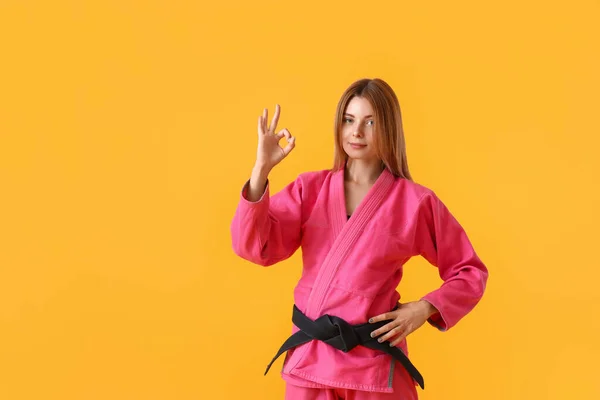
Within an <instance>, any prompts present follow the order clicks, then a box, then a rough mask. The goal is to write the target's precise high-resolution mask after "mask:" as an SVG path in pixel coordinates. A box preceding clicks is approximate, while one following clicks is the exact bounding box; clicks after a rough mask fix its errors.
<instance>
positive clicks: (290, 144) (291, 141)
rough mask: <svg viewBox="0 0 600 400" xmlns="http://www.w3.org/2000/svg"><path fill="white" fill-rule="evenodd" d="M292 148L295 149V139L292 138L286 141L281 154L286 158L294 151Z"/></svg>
mask: <svg viewBox="0 0 600 400" xmlns="http://www.w3.org/2000/svg"><path fill="white" fill-rule="evenodd" d="M294 147H296V138H295V137H293V136H292V137H290V138H289V139H288V144H287V146H285V147H284V148H283V154H284V155H285V156H287V155H288V154H290V152H291V151H292V150H294Z"/></svg>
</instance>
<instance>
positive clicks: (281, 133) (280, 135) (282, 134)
mask: <svg viewBox="0 0 600 400" xmlns="http://www.w3.org/2000/svg"><path fill="white" fill-rule="evenodd" d="M275 136H276V137H277V139H283V138H284V137H285V138H287V140H288V142H289V141H290V139H291V138H292V134H291V133H290V131H288V130H287V128H285V129H282V130H280V131H279V132H277V134H276V135H275Z"/></svg>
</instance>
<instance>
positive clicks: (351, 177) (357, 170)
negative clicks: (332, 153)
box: [345, 160, 383, 185]
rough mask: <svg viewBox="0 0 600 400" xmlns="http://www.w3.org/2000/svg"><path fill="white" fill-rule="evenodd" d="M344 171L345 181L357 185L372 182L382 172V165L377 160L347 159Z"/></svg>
mask: <svg viewBox="0 0 600 400" xmlns="http://www.w3.org/2000/svg"><path fill="white" fill-rule="evenodd" d="M345 172H346V173H345V177H346V181H349V182H352V183H356V184H359V185H364V184H373V183H375V181H376V180H377V178H379V175H381V172H383V165H382V163H381V161H379V160H376V161H365V160H348V162H347V163H346V171H345Z"/></svg>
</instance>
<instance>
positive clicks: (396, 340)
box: [390, 334, 406, 347]
mask: <svg viewBox="0 0 600 400" xmlns="http://www.w3.org/2000/svg"><path fill="white" fill-rule="evenodd" d="M405 337H406V335H405V334H401V335H398V337H396V338H394V340H392V341H391V342H390V347H396V346H398V345H399V344H400V343H401V342H402V341H403V340H404V338H405Z"/></svg>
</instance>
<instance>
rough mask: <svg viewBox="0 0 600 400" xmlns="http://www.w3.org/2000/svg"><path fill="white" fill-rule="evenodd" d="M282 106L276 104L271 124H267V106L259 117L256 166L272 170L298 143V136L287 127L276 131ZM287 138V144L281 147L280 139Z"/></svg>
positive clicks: (263, 169)
mask: <svg viewBox="0 0 600 400" xmlns="http://www.w3.org/2000/svg"><path fill="white" fill-rule="evenodd" d="M280 111H281V108H280V107H279V104H277V105H276V106H275V114H274V115H273V119H272V120H271V124H270V125H269V126H267V117H268V110H267V109H266V108H265V109H264V110H263V113H262V115H261V116H260V117H258V148H257V151H256V165H255V168H257V169H259V170H261V171H266V172H267V174H268V171H271V170H272V169H273V168H274V167H275V166H276V165H277V164H279V163H280V162H281V160H283V159H284V158H285V157H287V156H288V154H290V152H291V151H292V150H293V149H294V147H295V145H296V138H295V137H293V136H292V135H291V133H290V132H289V131H288V130H287V129H282V130H280V131H279V132H277V133H275V130H276V129H277V122H278V121H279V114H280ZM284 137H285V138H286V140H287V145H286V146H285V147H281V146H280V145H279V141H280V140H281V139H283V138H284Z"/></svg>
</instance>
